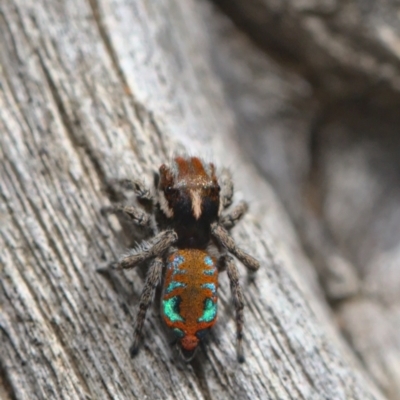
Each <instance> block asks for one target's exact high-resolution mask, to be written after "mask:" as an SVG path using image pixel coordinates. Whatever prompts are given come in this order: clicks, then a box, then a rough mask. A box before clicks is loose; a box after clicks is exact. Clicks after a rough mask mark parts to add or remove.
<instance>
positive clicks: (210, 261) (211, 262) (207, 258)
mask: <svg viewBox="0 0 400 400" xmlns="http://www.w3.org/2000/svg"><path fill="white" fill-rule="evenodd" d="M204 263H205V264H206V265H208V266H209V267H212V266H213V265H214V263H213V260H212V258H211V257H210V256H205V257H204Z"/></svg>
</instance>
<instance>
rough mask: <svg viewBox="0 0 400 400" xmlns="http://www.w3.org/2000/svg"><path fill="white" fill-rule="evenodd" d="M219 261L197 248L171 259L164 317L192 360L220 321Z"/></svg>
mask: <svg viewBox="0 0 400 400" xmlns="http://www.w3.org/2000/svg"><path fill="white" fill-rule="evenodd" d="M217 289H218V269H217V267H216V260H215V259H214V258H213V257H211V256H210V255H209V254H207V252H205V251H202V250H198V249H184V250H178V251H176V252H175V253H173V254H172V255H170V256H169V257H168V260H167V271H166V275H165V282H164V290H163V299H162V307H161V308H162V315H163V318H164V321H165V323H166V325H167V326H168V327H169V328H171V329H173V330H174V332H175V334H176V335H177V336H178V338H179V341H180V345H181V349H182V352H183V354H184V356H185V358H191V356H192V355H193V354H194V352H195V350H196V348H197V345H198V343H199V341H200V339H201V337H202V336H203V334H204V333H205V332H206V331H207V330H208V329H210V328H211V327H212V326H213V325H214V324H215V322H216V319H217V300H218V297H217Z"/></svg>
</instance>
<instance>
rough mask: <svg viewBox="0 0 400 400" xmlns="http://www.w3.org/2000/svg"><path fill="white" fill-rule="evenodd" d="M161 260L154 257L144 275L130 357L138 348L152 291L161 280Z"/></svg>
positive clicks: (153, 291) (151, 300)
mask: <svg viewBox="0 0 400 400" xmlns="http://www.w3.org/2000/svg"><path fill="white" fill-rule="evenodd" d="M162 269H163V262H162V258H161V257H157V258H155V259H154V260H153V261H152V263H151V265H150V268H149V270H148V272H147V275H146V281H145V283H144V287H143V291H142V294H141V295H140V301H139V309H138V311H137V315H136V320H135V327H134V331H133V342H132V346H131V348H130V350H129V352H130V355H131V357H134V356H135V355H136V354H137V353H138V350H139V343H140V337H141V333H142V329H143V325H144V321H145V319H146V312H147V309H148V308H149V306H150V304H151V303H152V302H153V298H154V293H155V291H156V288H157V286H158V285H159V283H160V281H161V276H162Z"/></svg>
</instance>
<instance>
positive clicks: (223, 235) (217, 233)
mask: <svg viewBox="0 0 400 400" xmlns="http://www.w3.org/2000/svg"><path fill="white" fill-rule="evenodd" d="M211 235H212V236H213V237H214V238H215V239H216V240H217V242H218V243H219V244H220V245H221V246H222V247H224V248H225V249H227V250H228V251H229V252H230V253H232V254H233V255H234V256H235V257H236V258H237V259H238V260H239V261H241V262H242V263H243V265H244V266H245V267H246V268H248V269H249V270H250V271H257V270H258V268H260V263H259V262H258V261H257V260H256V259H255V258H254V257H252V256H251V255H249V254H247V253H245V252H244V251H243V250H241V249H240V248H239V247H237V245H236V243H235V241H234V240H233V239H232V237H231V236H230V235H229V233H228V231H227V230H226V229H225V228H224V227H223V226H221V225H220V224H218V223H216V222H215V223H213V224H212V225H211Z"/></svg>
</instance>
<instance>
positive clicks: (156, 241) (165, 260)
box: [105, 157, 259, 361]
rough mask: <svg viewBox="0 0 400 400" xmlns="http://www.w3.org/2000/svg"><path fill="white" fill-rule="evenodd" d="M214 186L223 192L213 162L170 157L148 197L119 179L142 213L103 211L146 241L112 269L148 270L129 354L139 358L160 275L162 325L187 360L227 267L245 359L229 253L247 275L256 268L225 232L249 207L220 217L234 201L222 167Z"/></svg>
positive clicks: (211, 315) (137, 185)
mask: <svg viewBox="0 0 400 400" xmlns="http://www.w3.org/2000/svg"><path fill="white" fill-rule="evenodd" d="M220 182H221V185H222V187H220V184H219V182H218V178H217V175H216V169H215V166H214V164H212V163H204V162H203V161H202V160H201V159H199V158H197V157H187V158H185V157H176V158H175V159H174V160H173V162H172V163H171V165H169V166H167V165H165V164H163V165H161V167H160V169H159V175H157V176H156V179H155V187H154V190H153V192H152V191H150V190H148V189H147V188H146V187H145V186H144V185H143V183H141V182H140V181H133V182H129V181H126V180H125V181H123V182H122V184H123V186H125V187H126V188H129V189H132V190H134V191H135V194H136V196H137V198H138V200H139V204H142V205H143V207H144V209H142V208H137V207H129V206H120V205H118V206H114V207H108V208H106V209H105V211H108V212H120V213H122V214H124V215H126V216H128V217H129V219H130V220H131V221H132V223H134V224H135V225H136V226H137V227H138V228H141V229H142V230H143V231H144V232H150V235H151V236H152V237H150V239H149V240H148V241H146V242H144V243H142V244H141V245H140V247H138V248H137V249H133V250H131V251H130V252H129V254H128V255H126V256H124V257H123V258H121V259H120V260H119V261H118V262H117V263H114V264H113V265H112V267H113V268H114V269H129V268H134V267H136V266H137V265H139V264H148V265H149V271H148V274H147V277H146V281H145V285H144V288H143V292H142V295H141V297H140V301H139V310H138V314H137V317H136V322H135V330H134V340H133V345H132V347H131V355H132V356H133V355H135V354H136V353H137V350H138V346H139V339H140V336H141V331H142V328H143V323H144V320H145V315H146V311H147V309H148V307H149V305H150V304H151V302H152V299H153V297H154V293H155V290H156V287H157V286H158V285H159V284H160V282H161V281H162V276H163V275H164V284H163V294H162V305H161V312H162V316H163V320H164V322H165V324H166V325H167V327H169V328H170V329H171V330H172V331H173V332H174V334H175V336H176V337H177V342H178V343H179V346H180V350H181V353H182V355H183V357H184V359H185V360H187V361H188V360H190V359H191V358H192V357H193V355H194V354H195V351H196V349H197V347H198V344H199V342H200V341H201V340H202V338H203V337H204V336H205V334H206V333H207V332H208V331H209V330H210V329H211V328H212V326H213V325H214V324H215V322H216V320H217V310H218V273H219V271H223V270H227V273H228V277H229V280H230V284H231V291H232V296H233V300H234V304H235V308H236V326H237V352H238V360H239V361H243V360H244V358H243V351H242V336H243V335H242V331H243V293H242V289H241V287H240V284H239V276H238V271H237V267H236V265H235V262H234V259H233V258H232V257H231V256H230V255H229V254H228V253H231V254H233V255H234V256H235V257H237V258H238V259H239V260H240V261H241V262H242V263H243V264H244V265H245V266H246V267H247V268H248V269H249V270H251V271H255V270H257V269H258V268H259V263H258V261H257V260H256V259H254V258H253V257H252V256H250V255H248V254H247V253H245V252H243V251H242V250H241V249H239V248H238V247H237V246H236V244H235V242H234V241H233V239H232V237H231V236H230V234H229V230H230V229H232V228H233V227H234V226H235V224H236V223H237V222H238V220H239V219H240V218H241V217H242V216H243V215H244V213H245V212H246V211H247V204H246V203H245V202H241V203H239V204H238V205H237V206H236V207H234V208H233V209H232V210H230V211H228V212H225V211H226V209H227V208H229V207H230V205H231V204H232V198H233V184H232V180H231V178H230V174H229V172H228V171H227V170H223V171H222V174H221V181H220ZM148 211H150V212H148Z"/></svg>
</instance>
